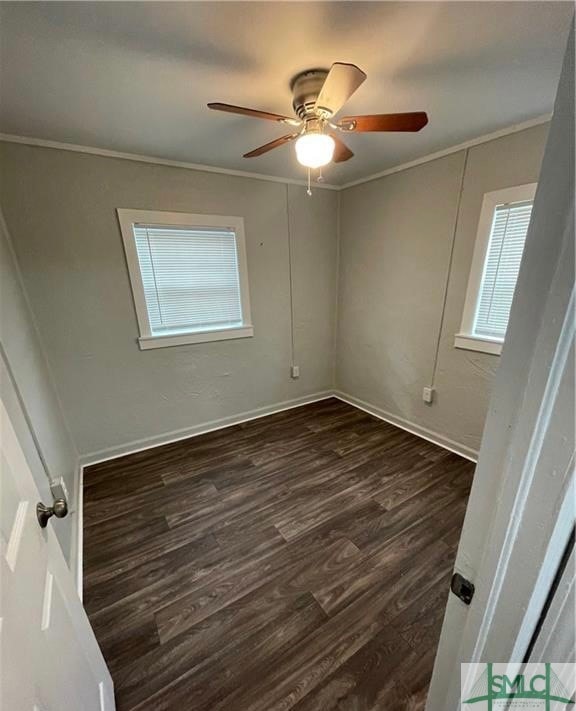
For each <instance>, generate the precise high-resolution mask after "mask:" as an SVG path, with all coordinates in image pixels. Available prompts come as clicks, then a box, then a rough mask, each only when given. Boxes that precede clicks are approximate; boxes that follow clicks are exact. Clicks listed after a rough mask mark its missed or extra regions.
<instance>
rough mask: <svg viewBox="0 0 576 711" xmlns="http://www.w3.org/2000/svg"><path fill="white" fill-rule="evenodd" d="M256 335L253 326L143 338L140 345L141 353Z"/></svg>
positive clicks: (139, 341) (139, 340)
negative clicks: (154, 349)
mask: <svg viewBox="0 0 576 711" xmlns="http://www.w3.org/2000/svg"><path fill="white" fill-rule="evenodd" d="M253 335H254V327H253V326H239V327H238V328H221V329H215V330H214V331H198V333H192V332H188V333H178V334H173V335H168V336H141V337H140V338H139V339H138V345H139V346H140V350H141V351H147V350H150V349H151V348H166V347H169V346H183V345H186V344H187V343H211V342H212V341H228V340H233V339H236V338H251V337H252V336H253Z"/></svg>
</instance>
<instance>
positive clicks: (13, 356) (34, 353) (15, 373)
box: [0, 216, 78, 561]
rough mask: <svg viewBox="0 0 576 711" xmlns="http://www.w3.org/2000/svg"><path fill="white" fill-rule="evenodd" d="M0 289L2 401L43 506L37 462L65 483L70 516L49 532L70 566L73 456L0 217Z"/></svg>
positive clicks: (44, 486)
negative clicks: (54, 536)
mask: <svg viewBox="0 0 576 711" xmlns="http://www.w3.org/2000/svg"><path fill="white" fill-rule="evenodd" d="M0 285H1V290H0V294H1V299H0V305H1V308H0V344H1V349H0V393H1V398H2V402H3V403H4V404H5V406H6V409H7V411H8V414H9V416H10V419H11V421H12V424H13V425H14V428H15V430H16V433H17V434H18V438H19V440H20V443H21V445H22V447H23V450H24V454H25V455H26V459H27V460H28V464H29V465H30V469H31V471H32V475H33V476H34V481H35V482H36V485H37V487H38V489H39V492H40V496H41V498H42V500H43V501H44V503H45V504H46V505H49V504H50V502H51V501H52V494H51V491H50V487H49V480H48V476H47V473H46V471H45V469H44V466H43V464H42V459H41V457H42V458H43V459H44V462H45V465H46V468H47V469H48V474H49V475H50V476H51V477H52V478H53V479H59V478H60V477H62V478H63V479H64V483H65V485H66V488H67V490H68V493H69V497H70V501H69V504H70V506H71V511H70V514H69V515H68V516H67V517H66V518H65V519H63V520H61V521H58V523H57V525H56V526H55V527H54V530H55V531H56V535H57V536H58V539H59V541H60V543H61V545H62V550H63V552H64V556H65V557H66V559H67V560H68V561H69V560H70V559H71V557H72V556H73V555H74V551H73V550H72V547H73V546H74V545H75V543H76V541H75V535H74V534H75V529H76V510H75V508H74V502H75V495H76V493H77V492H76V476H75V474H76V471H77V467H78V453H77V452H76V449H75V447H74V444H73V442H72V438H71V436H70V433H69V430H68V427H67V424H66V421H65V419H64V416H63V414H62V410H61V408H60V403H59V401H58V397H57V394H56V390H55V388H54V382H53V379H52V376H51V373H50V370H49V368H48V365H47V362H46V358H45V357H44V353H43V350H42V346H41V343H40V340H39V337H38V332H37V330H36V328H35V325H34V323H33V318H32V314H31V312H30V309H29V307H28V303H27V301H26V297H25V293H24V290H23V289H22V284H21V281H20V275H19V273H18V267H17V265H16V262H15V260H14V256H13V252H12V248H11V244H10V241H9V238H8V235H7V234H6V232H5V229H4V224H3V220H2V218H1V216H0ZM23 403H24V407H25V411H24V408H23ZM35 440H36V441H35ZM37 446H38V447H39V449H40V454H39V453H38V449H37Z"/></svg>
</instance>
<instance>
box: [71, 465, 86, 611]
mask: <svg viewBox="0 0 576 711" xmlns="http://www.w3.org/2000/svg"><path fill="white" fill-rule="evenodd" d="M76 502H77V503H76V555H75V558H74V560H73V561H72V562H73V563H74V564H75V568H74V574H75V581H76V590H77V592H78V597H79V598H80V601H81V602H82V600H83V599H84V467H83V466H82V465H81V464H79V465H78V496H77V497H76Z"/></svg>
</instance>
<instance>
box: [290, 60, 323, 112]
mask: <svg viewBox="0 0 576 711" xmlns="http://www.w3.org/2000/svg"><path fill="white" fill-rule="evenodd" d="M328 71H329V70H328V69H307V70H306V71H304V72H300V73H299V74H297V75H296V76H295V77H293V79H292V81H291V82H290V90H291V91H292V95H293V97H294V98H293V101H292V108H293V109H294V113H295V114H296V116H299V117H300V119H302V120H305V119H307V118H317V117H318V115H319V112H320V110H317V109H316V101H317V99H318V96H319V94H320V92H321V91H322V87H323V86H324V84H325V82H326V77H327V76H328ZM322 114H325V115H324V116H323V118H329V117H330V116H331V115H332V112H331V111H329V110H326V109H324V110H322Z"/></svg>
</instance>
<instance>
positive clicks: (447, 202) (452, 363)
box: [336, 125, 548, 454]
mask: <svg viewBox="0 0 576 711" xmlns="http://www.w3.org/2000/svg"><path fill="white" fill-rule="evenodd" d="M547 130H548V125H541V126H537V127H534V128H531V129H527V130H525V131H521V132H518V133H515V134H510V135H508V136H506V137H503V138H499V139H497V140H494V141H490V142H488V143H483V144H480V145H478V146H475V147H472V148H470V149H469V150H468V151H467V155H466V151H461V152H459V153H454V154H452V155H449V156H446V157H444V158H439V159H437V160H434V161H431V162H429V163H425V164H422V165H420V166H417V167H414V168H410V169H408V170H404V171H401V172H398V173H395V174H392V175H389V176H387V177H384V178H381V179H379V180H375V181H371V182H369V183H364V184H363V185H359V186H357V187H353V188H349V189H347V190H344V191H343V192H342V193H341V211H340V221H341V231H340V241H341V247H340V249H341V258H340V295H339V326H338V346H337V376H336V381H337V387H338V389H340V390H341V391H343V392H345V393H347V394H349V395H351V396H353V397H354V398H356V399H359V400H361V401H363V402H365V403H367V404H369V405H371V406H372V407H373V408H375V409H376V410H380V411H384V412H385V413H387V414H389V415H392V417H393V418H396V419H397V420H398V421H399V422H404V423H406V422H407V423H409V424H410V425H414V426H415V429H416V430H418V431H420V432H421V433H422V434H425V435H426V434H432V435H433V436H435V437H436V438H437V439H439V440H441V441H444V442H445V443H446V444H448V445H450V446H454V447H455V448H456V449H458V450H459V451H462V452H464V453H467V454H473V453H474V452H475V451H477V450H478V448H479V444H480V439H481V436H482V428H483V423H484V418H485V415H486V409H487V406H488V399H489V397H490V391H491V386H492V382H493V377H494V372H495V370H496V368H497V366H498V361H499V356H494V355H486V354H483V353H477V352H473V351H465V350H459V349H456V348H454V335H455V334H456V333H457V332H458V330H459V328H460V320H461V317H462V310H463V307H464V298H465V293H466V287H467V280H468V273H469V270H470V265H471V261H472V253H473V249H474V241H475V237H476V230H477V226H478V219H479V216H480V208H481V204H482V197H483V195H484V193H486V192H489V191H492V190H498V189H500V188H505V187H509V186H512V185H519V184H522V183H530V182H535V181H536V180H537V178H538V173H539V170H540V164H541V160H542V155H543V151H544V145H545V141H546V135H547ZM463 170H465V172H464V174H463ZM462 177H463V182H462ZM460 186H462V194H461V197H460V198H459V193H460ZM459 201H460V206H459V209H458V203H459ZM452 244H453V251H452ZM445 297H446V298H445ZM444 298H445V307H444ZM425 385H434V387H435V388H436V396H435V400H434V402H433V403H432V404H431V405H427V404H425V403H424V402H423V400H422V388H423V387H424V386H425Z"/></svg>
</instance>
